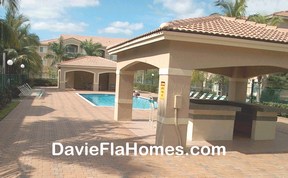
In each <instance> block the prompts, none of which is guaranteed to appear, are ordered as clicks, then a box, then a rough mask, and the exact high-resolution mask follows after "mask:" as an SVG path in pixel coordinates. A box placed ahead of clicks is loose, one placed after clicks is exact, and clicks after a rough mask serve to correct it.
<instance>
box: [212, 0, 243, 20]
mask: <svg viewBox="0 0 288 178" xmlns="http://www.w3.org/2000/svg"><path fill="white" fill-rule="evenodd" d="M215 5H216V6H218V7H220V8H221V9H222V11H223V13H224V14H225V15H226V16H228V17H236V18H243V17H245V13H246V7H247V5H246V0H235V2H233V1H232V0H217V1H216V2H215Z"/></svg>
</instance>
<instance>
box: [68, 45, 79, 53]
mask: <svg viewBox="0 0 288 178" xmlns="http://www.w3.org/2000/svg"><path fill="white" fill-rule="evenodd" d="M66 52H67V53H74V54H75V53H78V46H77V45H67V46H66Z"/></svg>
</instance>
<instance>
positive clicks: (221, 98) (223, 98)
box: [219, 95, 227, 101]
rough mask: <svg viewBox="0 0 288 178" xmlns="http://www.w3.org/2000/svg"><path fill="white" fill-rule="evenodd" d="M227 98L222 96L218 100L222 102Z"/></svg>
mask: <svg viewBox="0 0 288 178" xmlns="http://www.w3.org/2000/svg"><path fill="white" fill-rule="evenodd" d="M226 98H227V96H225V95H223V96H221V97H220V98H219V100H221V101H223V100H226Z"/></svg>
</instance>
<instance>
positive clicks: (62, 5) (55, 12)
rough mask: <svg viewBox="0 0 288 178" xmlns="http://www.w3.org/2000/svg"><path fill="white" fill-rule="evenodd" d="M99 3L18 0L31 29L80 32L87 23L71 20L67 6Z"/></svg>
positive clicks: (89, 0) (93, 0)
mask: <svg viewBox="0 0 288 178" xmlns="http://www.w3.org/2000/svg"><path fill="white" fill-rule="evenodd" d="M99 4H100V0H65V1H61V0H47V1H46V0H45V1H39V0H22V1H20V7H21V9H20V11H21V12H22V13H23V14H25V15H26V16H28V17H29V19H30V21H31V25H32V28H33V29H36V30H40V29H41V30H49V31H57V32H67V30H69V31H71V32H80V31H84V28H85V27H86V26H87V24H84V23H83V22H80V23H77V24H76V23H73V22H71V20H69V12H68V10H69V8H84V7H91V6H98V5H99ZM48 19H49V21H48V22H47V20H48ZM64 21H65V22H64Z"/></svg>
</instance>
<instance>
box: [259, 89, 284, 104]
mask: <svg viewBox="0 0 288 178" xmlns="http://www.w3.org/2000/svg"><path fill="white" fill-rule="evenodd" d="M280 91H281V90H275V89H271V88H265V89H264V90H263V91H262V94H261V99H260V101H261V102H274V103H279V102H280Z"/></svg>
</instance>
